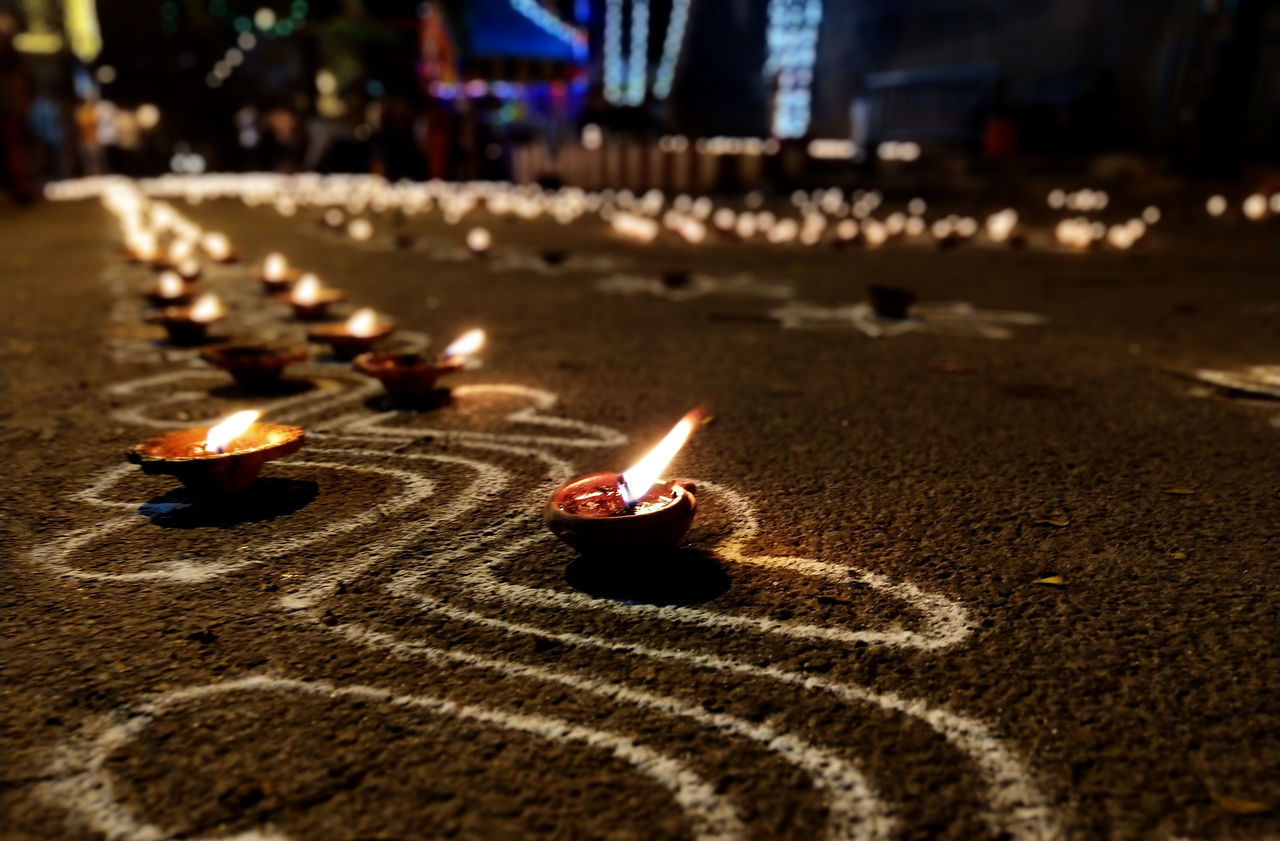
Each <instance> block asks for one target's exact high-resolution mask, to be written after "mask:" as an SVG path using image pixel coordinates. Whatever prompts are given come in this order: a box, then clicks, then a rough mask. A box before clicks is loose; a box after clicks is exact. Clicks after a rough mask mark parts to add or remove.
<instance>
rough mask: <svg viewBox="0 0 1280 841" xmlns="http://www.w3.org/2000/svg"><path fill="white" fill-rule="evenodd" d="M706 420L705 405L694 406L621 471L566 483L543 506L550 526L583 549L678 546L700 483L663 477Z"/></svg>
mask: <svg viewBox="0 0 1280 841" xmlns="http://www.w3.org/2000/svg"><path fill="white" fill-rule="evenodd" d="M701 420H702V410H701V409H694V410H693V411H691V412H689V413H688V414H687V415H685V416H684V417H683V418H681V419H680V422H679V423H677V424H676V425H675V427H674V428H672V430H671V431H670V432H669V433H667V436H666V437H665V438H663V439H662V441H661V442H660V443H659V444H658V446H656V447H654V448H653V449H652V450H650V451H649V453H648V454H646V455H645V456H644V457H643V458H642V459H640V461H638V462H636V463H635V465H633V466H632V467H631V468H629V469H627V470H626V471H624V472H622V473H612V472H602V473H592V474H590V475H588V476H580V477H578V478H577V479H573V480H571V481H569V482H567V483H566V484H564V485H562V486H561V487H560V488H559V489H557V490H556V492H555V493H553V494H552V495H551V499H549V500H548V501H547V505H546V508H545V509H544V511H543V517H544V519H545V520H546V523H547V526H548V528H550V529H551V531H552V532H554V533H555V535H556V536H557V537H559V538H560V539H561V540H563V541H564V542H565V543H568V544H569V545H570V546H572V547H573V548H575V549H577V550H578V551H579V552H582V553H584V554H593V553H604V552H608V553H612V554H624V553H628V552H643V551H651V550H655V549H669V548H672V547H674V546H676V545H677V544H678V543H679V542H680V540H681V538H683V537H684V534H685V532H687V531H688V530H689V526H690V524H691V523H692V522H693V515H694V512H695V509H696V507H697V499H696V498H695V497H694V491H695V488H694V486H693V485H692V484H690V483H688V482H683V481H679V480H677V481H671V480H666V479H659V478H658V477H659V476H660V475H661V473H662V471H663V470H664V469H666V466H667V464H668V463H670V461H671V459H673V458H674V457H675V455H676V453H678V452H679V451H680V448H681V447H683V446H684V443H685V441H687V440H688V439H689V436H690V435H692V434H693V431H694V430H695V429H697V427H698V425H699V423H700V422H701Z"/></svg>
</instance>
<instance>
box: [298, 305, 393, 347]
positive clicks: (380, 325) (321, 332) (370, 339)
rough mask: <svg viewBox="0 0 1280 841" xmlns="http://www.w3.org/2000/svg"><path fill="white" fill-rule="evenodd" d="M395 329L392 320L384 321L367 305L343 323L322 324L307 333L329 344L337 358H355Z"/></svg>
mask: <svg viewBox="0 0 1280 841" xmlns="http://www.w3.org/2000/svg"><path fill="white" fill-rule="evenodd" d="M394 330H395V327H394V326H393V325H392V324H391V322H390V321H383V320H381V319H380V318H378V314H377V313H376V312H374V311H373V310H371V309H369V308H368V307H365V308H364V309H361V310H358V311H356V312H355V313H354V314H353V315H352V316H351V317H350V318H348V319H347V320H346V321H344V322H342V323H341V324H321V325H318V326H316V327H313V328H311V331H310V332H309V333H308V334H307V338H309V339H310V340H311V341H313V342H319V343H320V344H325V345H328V346H329V347H330V348H331V349H332V350H333V355H334V357H335V358H336V359H353V358H355V357H356V356H359V355H360V354H362V353H367V352H368V351H369V350H370V349H371V348H372V347H373V345H374V343H375V342H378V341H380V340H382V339H385V338H386V337H387V336H390V335H391V333H392V332H393V331H394Z"/></svg>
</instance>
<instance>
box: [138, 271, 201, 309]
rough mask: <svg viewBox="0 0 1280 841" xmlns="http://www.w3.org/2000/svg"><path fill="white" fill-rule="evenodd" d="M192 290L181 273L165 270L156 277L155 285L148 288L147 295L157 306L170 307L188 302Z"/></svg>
mask: <svg viewBox="0 0 1280 841" xmlns="http://www.w3.org/2000/svg"><path fill="white" fill-rule="evenodd" d="M192 292H193V290H192V289H191V287H189V286H188V285H187V283H186V281H184V280H183V279H182V275H180V274H178V273H177V272H173V271H166V272H161V273H160V276H159V277H158V278H156V285H155V286H153V287H152V288H151V289H150V290H148V292H147V297H148V298H149V299H150V300H151V303H152V304H154V305H155V306H157V307H171V306H177V305H178V304H185V303H187V302H189V301H190V300H191V296H192Z"/></svg>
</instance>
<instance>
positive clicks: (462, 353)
mask: <svg viewBox="0 0 1280 841" xmlns="http://www.w3.org/2000/svg"><path fill="white" fill-rule="evenodd" d="M484 338H485V336H484V331H483V330H480V329H478V328H477V329H475V330H468V331H467V332H465V333H463V334H462V335H461V336H459V337H458V338H456V339H454V340H453V342H452V343H451V344H450V345H449V346H448V347H446V348H445V349H444V353H442V354H441V357H442V358H443V359H444V360H445V361H452V360H453V359H454V357H457V358H458V360H459V361H461V360H465V359H466V358H467V357H468V356H470V355H471V354H473V353H475V352H476V351H478V350H479V349H480V348H482V347H483V346H484Z"/></svg>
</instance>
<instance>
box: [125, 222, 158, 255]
mask: <svg viewBox="0 0 1280 841" xmlns="http://www.w3.org/2000/svg"><path fill="white" fill-rule="evenodd" d="M120 255H121V256H122V257H124V259H125V260H126V261H128V262H130V263H154V262H156V261H157V260H160V245H159V243H158V242H157V241H156V235H155V234H153V233H152V232H151V231H146V230H138V231H132V232H130V233H129V235H128V236H126V237H125V241H124V244H123V245H121V246H120Z"/></svg>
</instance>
